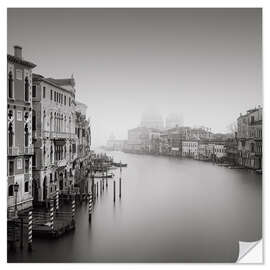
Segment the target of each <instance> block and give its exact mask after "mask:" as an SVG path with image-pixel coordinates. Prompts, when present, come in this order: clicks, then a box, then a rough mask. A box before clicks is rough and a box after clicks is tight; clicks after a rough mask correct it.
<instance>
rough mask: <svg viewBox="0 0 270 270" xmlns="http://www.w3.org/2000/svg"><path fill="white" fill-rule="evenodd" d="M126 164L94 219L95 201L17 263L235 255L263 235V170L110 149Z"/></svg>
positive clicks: (230, 258)
mask: <svg viewBox="0 0 270 270" xmlns="http://www.w3.org/2000/svg"><path fill="white" fill-rule="evenodd" d="M109 154H110V155H112V156H113V157H114V160H115V161H120V160H121V161H122V162H124V163H128V167H127V168H123V170H122V198H121V200H120V199H119V197H118V195H119V192H118V190H119V181H118V180H119V173H120V172H119V169H118V170H115V171H114V173H115V178H114V179H115V181H116V202H115V204H114V203H113V180H112V179H109V180H108V188H107V189H106V186H105V189H104V193H103V194H102V195H101V196H99V197H98V200H97V203H96V205H95V207H94V213H93V216H92V224H91V226H90V225H89V223H88V206H87V203H86V202H85V203H83V204H82V206H81V207H80V208H78V209H77V213H76V230H75V231H74V232H71V233H69V234H67V235H65V236H63V237H62V238H60V239H56V240H49V239H48V240H47V239H36V238H34V240H33V252H32V253H28V252H27V250H26V248H25V249H24V250H23V251H20V250H19V249H18V250H17V252H16V253H15V254H14V253H11V254H9V256H8V261H9V262H235V261H236V259H237V257H238V252H239V246H238V242H239V241H256V240H259V239H261V238H262V177H261V176H260V175H257V174H255V173H254V172H253V171H247V170H238V169H228V168H224V167H220V166H217V165H214V164H212V163H207V162H202V161H195V160H188V159H175V158H169V157H160V156H149V155H135V154H127V153H122V152H109Z"/></svg>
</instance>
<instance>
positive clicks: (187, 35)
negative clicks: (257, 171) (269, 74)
mask: <svg viewBox="0 0 270 270" xmlns="http://www.w3.org/2000/svg"><path fill="white" fill-rule="evenodd" d="M261 38H262V37H261V9H206V8H204V9H116V8H115V9H9V10H8V53H11V54H13V48H12V47H13V45H21V46H22V47H23V57H24V58H25V59H27V60H29V61H32V62H34V63H35V64H36V65H37V67H36V68H35V69H34V72H35V73H40V74H41V75H43V76H45V77H55V78H63V77H70V76H71V74H72V73H74V78H75V80H76V91H77V92H76V97H77V100H79V101H81V102H83V103H85V104H86V105H87V106H88V116H89V117H90V118H91V122H92V135H93V138H92V141H93V144H95V145H99V144H104V143H105V141H106V140H107V138H108V137H109V135H110V133H111V132H113V133H114V135H115V136H116V137H118V138H120V139H124V138H126V137H127V129H129V128H133V127H136V126H138V124H139V123H140V118H141V114H142V113H143V111H145V109H146V108H148V107H151V108H152V107H154V108H157V109H158V110H159V111H160V112H161V113H162V115H163V116H164V118H165V117H166V116H167V114H169V113H171V112H176V113H180V114H182V116H183V118H184V123H185V125H190V126H193V125H205V126H207V127H210V128H212V131H214V132H226V131H228V130H227V126H228V125H229V124H230V123H232V122H233V121H234V120H236V118H237V117H238V116H239V114H240V112H242V113H244V112H245V111H246V110H247V109H250V108H252V107H254V106H256V105H258V104H262V67H261V65H262V62H261V46H262V45H261Z"/></svg>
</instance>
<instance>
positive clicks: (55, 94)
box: [54, 92, 56, 102]
mask: <svg viewBox="0 0 270 270" xmlns="http://www.w3.org/2000/svg"><path fill="white" fill-rule="evenodd" d="M54 101H55V102H56V92H54Z"/></svg>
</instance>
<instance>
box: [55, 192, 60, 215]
mask: <svg viewBox="0 0 270 270" xmlns="http://www.w3.org/2000/svg"><path fill="white" fill-rule="evenodd" d="M55 209H56V211H57V210H59V189H57V190H56V203H55Z"/></svg>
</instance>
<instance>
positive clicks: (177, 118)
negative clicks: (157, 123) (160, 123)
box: [165, 113, 184, 128]
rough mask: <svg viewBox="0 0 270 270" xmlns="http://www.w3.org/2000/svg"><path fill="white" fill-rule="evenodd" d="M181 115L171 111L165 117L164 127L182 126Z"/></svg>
mask: <svg viewBox="0 0 270 270" xmlns="http://www.w3.org/2000/svg"><path fill="white" fill-rule="evenodd" d="M183 124H184V123H183V117H182V116H181V115H180V114H177V113H171V114H169V115H168V116H167V118H166V123H165V127H166V128H175V127H181V126H183Z"/></svg>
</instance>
